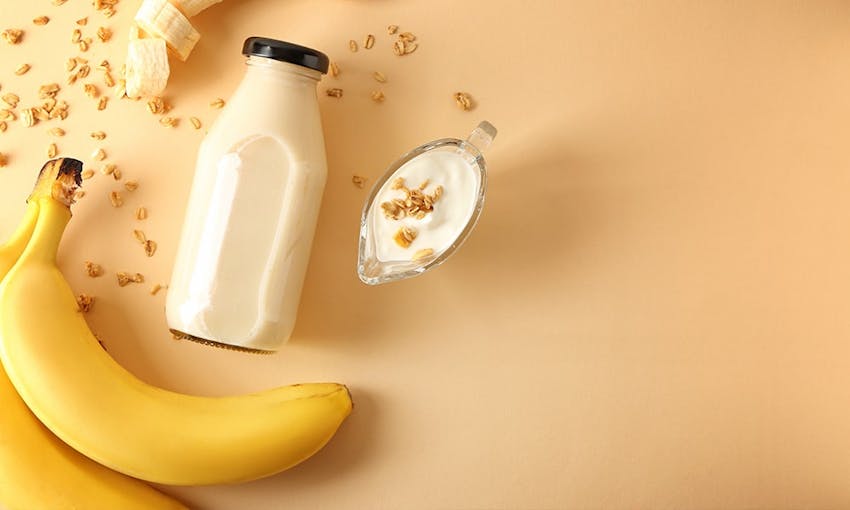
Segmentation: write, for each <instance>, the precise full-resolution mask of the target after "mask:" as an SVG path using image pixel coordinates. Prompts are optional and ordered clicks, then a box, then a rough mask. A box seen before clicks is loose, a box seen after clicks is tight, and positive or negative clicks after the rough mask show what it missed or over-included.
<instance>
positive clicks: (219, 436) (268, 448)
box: [0, 186, 351, 485]
mask: <svg viewBox="0 0 850 510" xmlns="http://www.w3.org/2000/svg"><path fill="white" fill-rule="evenodd" d="M73 189H74V186H71V187H70V188H69V189H67V190H65V191H64V193H57V194H54V197H56V196H57V195H59V196H66V197H69V196H71V195H70V194H72V192H73ZM54 197H45V198H39V199H38V201H37V203H38V207H39V217H38V222H37V224H36V227H35V231H34V233H33V236H32V239H31V241H30V242H29V244H28V245H27V247H26V250H25V251H24V253H23V255H22V256H21V257H20V259H18V262H17V263H16V264H15V266H14V267H13V268H12V270H11V271H10V272H9V274H8V275H7V276H6V279H5V280H3V283H2V284H0V358H2V361H3V365H4V366H5V367H6V371H7V373H8V375H9V379H10V380H11V381H12V383H13V384H14V386H15V388H16V389H17V390H18V393H19V394H20V395H21V397H22V398H23V400H24V401H25V402H26V404H27V406H29V408H30V409H31V410H32V412H33V413H34V414H35V415H36V416H37V417H38V418H39V419H40V420H41V422H42V423H44V424H45V425H46V426H47V427H48V428H49V429H50V430H51V431H53V433H54V434H56V435H57V436H59V438H61V439H62V440H64V441H65V442H66V443H68V444H69V445H71V446H72V447H73V448H75V449H76V450H78V451H79V452H81V453H83V454H85V455H86V456H88V457H90V458H92V459H94V460H96V461H98V462H100V463H101V464H104V465H106V466H108V467H111V468H113V469H115V470H117V471H120V472H122V473H124V474H127V475H130V476H133V477H136V478H141V479H143V480H147V481H151V482H159V483H165V484H172V485H204V484H214V483H226V482H240V481H247V480H252V479H256V478H261V477H263V476H267V475H271V474H274V473H277V472H279V471H282V470H284V469H287V468H289V467H291V466H293V465H295V464H298V463H299V462H301V461H303V460H305V459H307V458H308V457H310V456H311V455H313V454H314V453H315V452H317V451H318V450H319V449H321V448H322V446H324V445H325V444H326V443H327V442H328V441H329V440H330V439H331V437H332V436H333V435H334V433H335V432H336V430H337V428H338V427H339V425H340V424H341V423H342V421H343V420H344V419H345V418H346V417H347V416H348V414H349V413H350V412H351V398H350V395H349V393H348V389H347V388H346V387H345V386H342V385H339V384H333V383H319V384H300V385H293V386H286V387H282V388H276V389H272V390H268V391H265V392H261V393H256V394H251V395H243V396H234V397H223V398H206V397H197V396H189V395H182V394H178V393H174V392H170V391H166V390H163V389H160V388H155V387H152V386H149V385H147V384H145V383H144V382H142V381H140V380H139V379H137V378H136V377H134V376H133V375H131V374H130V373H129V372H128V371H126V370H125V369H124V368H122V367H121V366H120V365H118V364H117V363H116V362H115V361H114V360H113V359H112V358H111V357H110V356H109V355H108V354H107V353H106V352H105V351H104V350H103V349H102V348H101V347H100V345H99V343H98V341H97V339H96V338H95V337H94V335H93V334H92V333H91V331H90V330H89V328H88V326H87V325H86V321H85V319H84V318H83V316H82V315H81V314H80V313H78V312H77V305H76V301H75V297H74V294H73V292H72V291H71V289H70V287H69V286H68V284H67V282H66V281H65V279H64V278H63V276H62V273H61V272H60V271H59V269H58V268H57V267H56V264H55V257H56V251H57V248H58V246H59V242H60V240H61V238H62V234H63V232H64V230H65V227H66V225H67V223H68V221H69V219H70V217H71V213H70V209H69V206H68V204H70V200H57V199H56V198H54Z"/></svg>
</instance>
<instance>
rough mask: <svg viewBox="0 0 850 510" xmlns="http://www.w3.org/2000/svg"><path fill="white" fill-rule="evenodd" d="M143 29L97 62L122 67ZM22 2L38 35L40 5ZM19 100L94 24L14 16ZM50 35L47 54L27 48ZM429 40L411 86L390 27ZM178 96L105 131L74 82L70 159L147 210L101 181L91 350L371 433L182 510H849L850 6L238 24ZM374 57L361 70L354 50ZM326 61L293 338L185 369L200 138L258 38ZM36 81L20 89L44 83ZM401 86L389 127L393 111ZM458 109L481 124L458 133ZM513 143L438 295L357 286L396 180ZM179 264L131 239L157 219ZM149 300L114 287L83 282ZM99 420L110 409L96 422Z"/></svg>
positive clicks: (144, 371)
mask: <svg viewBox="0 0 850 510" xmlns="http://www.w3.org/2000/svg"><path fill="white" fill-rule="evenodd" d="M137 4H138V1H131V0H122V2H121V3H120V5H119V14H118V15H117V16H115V17H114V18H112V19H111V20H108V21H107V22H106V23H107V24H108V25H109V26H112V27H113V28H114V29H115V30H116V32H117V35H116V40H115V41H112V42H110V43H109V44H106V45H103V44H99V43H96V44H95V45H94V48H93V50H92V51H90V52H89V53H90V54H91V58H92V59H93V60H94V61H95V62H97V61H99V59H100V58H103V57H106V58H109V59H110V62H113V63H114V64H116V65H117V64H120V62H121V61H122V56H123V37H124V33H125V31H126V27H127V25H128V23H129V20H130V18H131V17H132V13H133V12H134V11H135V8H136V6H137ZM24 5H26V7H24ZM0 6H2V7H0V19H2V20H3V25H4V26H3V28H6V27H7V26H22V27H25V28H26V30H27V34H26V36H25V40H24V43H23V44H21V45H19V46H13V47H11V46H8V45H6V44H5V43H2V44H0V62H2V72H0V85H2V88H3V91H4V92H6V91H16V92H18V93H19V94H21V95H22V97H24V102H28V101H29V102H31V101H33V100H34V90H35V88H36V86H37V85H38V84H40V83H43V82H46V81H54V80H62V79H63V76H64V72H63V65H64V61H65V59H66V58H67V57H69V56H71V55H74V54H75V52H74V48H73V47H72V46H71V44H70V43H69V42H68V40H69V38H70V33H71V30H72V29H73V28H74V26H73V20H74V19H76V18H78V17H80V16H82V15H84V14H90V16H91V17H90V19H91V22H90V24H89V26H88V27H87V28H86V29H85V32H86V34H87V35H92V34H93V32H94V30H95V28H96V27H97V26H98V25H99V24H101V23H102V22H103V17H102V16H101V15H100V14H94V13H93V12H92V10H91V6H90V2H86V1H83V0H70V1H69V2H68V3H67V4H65V5H64V6H61V7H54V6H52V5H51V4H50V2H49V1H48V0H39V1H38V2H32V3H30V2H27V3H24V2H13V1H11V0H4V1H3V2H2V4H0ZM40 14H47V15H49V16H51V17H52V18H53V21H51V23H50V24H49V25H48V26H46V27H35V26H32V24H31V23H30V22H29V20H30V19H31V18H32V17H34V16H36V15H40ZM390 23H395V24H398V25H400V26H401V27H402V29H403V30H409V31H412V32H414V33H416V34H417V35H418V36H419V38H420V46H419V49H418V50H417V51H416V53H414V54H413V55H410V56H407V57H405V58H398V57H395V56H393V55H392V52H391V51H390V49H389V45H390V38H389V37H388V36H387V35H386V32H385V29H384V27H385V26H386V25H387V24H390ZM196 25H197V27H198V29H199V30H200V31H201V33H202V34H203V39H202V41H201V42H200V44H199V45H198V47H197V49H196V51H195V53H194V54H193V55H192V58H191V59H190V61H189V62H188V63H186V64H180V63H174V62H173V67H174V69H173V79H172V82H171V85H170V88H169V92H168V99H169V100H170V101H171V102H173V104H174V106H175V110H174V112H173V113H174V114H175V115H177V116H179V117H181V118H182V119H183V122H182V124H181V125H180V126H179V127H178V128H177V129H175V130H173V131H170V130H167V129H165V128H163V127H161V126H160V125H159V124H158V123H157V122H156V119H154V118H153V117H152V116H151V115H150V114H148V113H147V112H146V111H145V109H144V105H143V104H141V103H134V102H131V101H121V102H118V101H112V102H111V103H110V105H109V107H108V109H107V110H106V111H105V112H97V111H95V109H94V105H93V101H92V100H90V99H87V98H85V97H84V96H83V94H82V92H81V90H80V86H79V85H78V86H75V87H65V88H64V89H63V93H62V97H65V98H66V99H67V100H68V101H69V102H70V103H71V104H72V108H73V110H72V113H71V116H70V117H69V118H68V120H67V121H65V123H64V126H65V127H66V129H67V131H68V136H66V137H65V138H64V139H62V140H60V142H59V144H60V149H61V150H62V153H63V154H68V155H78V156H81V157H87V156H88V154H89V153H90V152H91V151H92V150H93V149H94V148H95V147H96V145H95V143H94V142H92V141H91V140H89V139H88V138H87V134H88V132H90V131H92V130H95V129H102V130H104V131H107V133H108V135H109V138H108V139H107V140H106V141H105V143H104V147H105V148H106V150H107V152H108V154H109V156H110V159H111V160H113V161H114V162H116V163H117V164H118V165H119V167H120V168H121V170H122V171H123V173H124V175H125V176H126V177H128V178H137V179H138V180H139V181H140V183H141V186H140V188H139V190H138V191H136V192H135V193H133V194H132V195H129V196H128V198H127V204H126V205H125V206H124V207H123V208H122V209H119V210H114V209H112V208H111V207H110V206H109V204H108V200H107V197H106V194H107V192H108V191H109V190H111V189H113V188H115V187H116V184H115V183H113V182H109V181H108V180H107V179H106V178H104V177H98V178H96V179H94V180H93V181H89V182H87V183H86V188H87V189H88V193H89V195H88V196H87V197H86V198H85V199H83V201H82V202H81V203H80V204H79V205H78V206H77V207H76V209H75V213H76V214H75V218H74V221H73V225H72V227H71V229H70V231H69V232H68V235H67V238H66V241H65V243H64V246H63V251H62V266H63V268H64V269H65V270H66V274H67V275H68V278H69V279H70V281H71V282H72V284H73V285H74V287H75V288H76V289H78V290H79V291H81V292H88V293H92V294H95V295H96V296H97V299H98V301H97V304H96V308H95V310H94V312H93V313H92V314H91V315H90V320H91V324H92V327H93V329H94V330H95V331H96V332H97V333H98V334H99V335H100V336H101V337H102V338H103V341H104V343H105V344H106V346H107V347H108V349H109V351H110V352H111V353H112V354H113V355H114V356H115V357H116V358H117V359H118V361H120V362H121V363H122V364H124V365H125V366H126V367H128V368H129V369H130V370H131V371H133V372H134V373H136V374H138V375H139V376H140V377H141V378H143V379H145V380H147V381H149V382H151V383H154V384H157V385H161V386H163V387H166V388H170V389H175V390H181V391H185V392H192V393H198V394H204V395H222V394H232V393H239V392H245V391H249V390H257V389H262V388H267V387H270V386H274V385H279V384H285V383H293V382H304V381H313V380H335V381H341V382H345V383H347V384H349V385H350V386H351V388H352V391H353V394H354V397H355V400H356V408H355V411H354V413H353V415H352V416H351V418H350V419H349V420H348V421H347V423H345V424H344V426H343V427H342V429H341V430H340V432H339V434H338V436H337V437H336V438H335V439H334V441H333V442H332V443H331V444H330V445H329V446H328V447H327V448H326V449H325V450H324V451H322V452H321V453H320V454H318V455H317V456H315V457H314V458H313V459H311V460H309V461H308V462H306V463H305V464H303V465H301V466H299V467H297V468H295V469H293V470H291V471H289V472H286V473H283V474H281V475H279V476H276V477H273V478H270V479H267V480H263V481H259V482H255V483H250V484H245V485H237V486H229V487H209V488H173V489H172V488H166V490H167V491H168V492H170V493H173V494H175V495H178V496H179V497H181V498H183V499H184V500H185V501H186V502H188V503H191V504H194V505H197V506H198V507H199V508H206V509H242V510H248V509H255V508H256V509H260V508H299V509H308V508H323V509H324V508H340V509H363V508H376V509H377V508H387V509H398V508H405V509H407V508H410V509H434V508H486V509H490V508H559V509H560V508H612V509H615V508H623V509H625V508H800V507H810V508H842V507H847V506H848V505H850V488H848V486H847V478H846V473H847V472H848V471H850V434H848V431H850V412H848V410H847V409H848V402H850V346H848V340H850V235H849V234H848V228H847V224H848V216H850V205H848V200H847V196H848V195H847V194H848V191H850V141H848V140H850V3H848V2H846V1H845V0H834V1H747V2H738V1H715V2H681V1H662V0H656V1H607V0H594V1H584V2H579V1H561V0H557V1H554V0H553V1H535V2H504V1H503V2H485V1H467V2H425V1H387V0H375V1H365V0H363V1H344V0H321V1H307V0H287V1H278V0H242V1H238V0H227V1H225V2H224V3H223V4H221V5H219V6H217V7H215V8H213V9H211V10H210V11H208V12H206V13H204V14H203V15H201V16H200V17H198V18H197V19H196ZM367 33H374V34H376V35H377V36H378V43H377V45H376V47H375V48H374V49H372V50H371V51H364V50H361V51H360V52H358V53H356V54H352V53H350V52H349V51H348V49H347V41H348V39H349V38H354V39H357V40H362V38H363V37H364V36H365V35H366V34H367ZM260 34H262V35H266V36H271V37H278V38H282V39H286V40H290V41H295V42H299V43H302V44H306V45H311V46H315V47H317V48H320V49H323V50H325V51H326V52H328V53H329V54H330V55H331V56H332V57H333V58H334V59H335V60H336V61H338V62H339V65H340V68H341V69H342V75H341V76H340V77H339V79H337V80H333V79H328V80H326V81H325V83H323V84H322V85H321V88H322V89H324V88H326V87H327V86H339V87H341V88H343V89H344V91H345V95H344V97H343V98H342V99H341V100H336V99H332V98H326V97H322V98H321V106H322V114H323V120H324V125H325V133H326V138H327V148H328V158H329V164H330V179H329V182H328V186H327V190H326V193H325V199H324V204H323V208H322V213H321V219H320V224H319V227H318V234H317V239H316V243H315V246H314V255H313V258H312V260H311V265H310V270H309V274H308V277H307V282H306V288H305V291H304V295H303V300H302V306H301V311H300V315H299V322H298V326H297V329H296V331H295V335H294V337H293V339H292V341H291V343H290V344H289V345H287V346H286V347H285V348H284V349H283V350H282V351H281V352H280V354H278V355H275V356H270V357H256V356H251V355H243V354H235V353H231V352H225V351H220V350H215V349H211V348H208V347H203V346H199V345H194V344H191V343H187V342H176V341H173V340H172V339H171V338H170V336H169V334H168V333H167V331H166V329H165V322H164V314H163V303H164V295H162V294H160V295H159V296H156V297H151V296H150V295H148V288H149V284H152V283H154V282H162V283H166V282H167V280H168V277H169V274H170V267H171V264H172V260H173V257H174V252H175V248H176V246H175V244H176V240H177V237H178V233H179V228H180V223H181V220H182V212H183V207H184V198H185V197H186V194H187V191H188V186H189V183H190V178H191V175H192V171H193V162H194V156H195V151H196V149H197V145H198V142H199V140H200V139H201V136H202V133H199V132H195V131H194V130H193V129H192V128H191V126H190V125H189V124H188V122H187V117H188V116H189V115H197V116H198V117H200V118H201V119H202V120H203V121H204V122H205V123H210V122H211V121H212V120H214V118H215V113H216V112H215V111H213V110H211V109H210V108H209V107H208V106H207V103H208V102H209V101H211V100H212V99H213V98H215V97H217V96H222V97H227V96H228V95H229V94H230V92H231V91H232V90H233V88H234V87H235V86H236V84H237V82H238V81H239V79H240V76H241V73H242V67H243V64H242V60H241V58H240V56H239V49H240V45H241V41H242V40H243V39H244V38H245V37H247V36H250V35H260ZM23 62H29V63H31V64H32V65H33V69H32V71H30V73H29V74H27V75H26V76H23V77H17V76H14V75H13V72H12V71H13V70H14V68H15V67H17V65H18V64H19V63H23ZM373 70H380V71H382V72H384V73H385V74H386V75H387V76H388V78H389V83H387V84H386V86H385V87H384V91H385V93H386V96H387V100H386V102H385V104H382V105H376V104H374V103H372V102H371V100H369V98H368V94H369V92H370V91H371V90H372V89H374V88H375V85H376V84H375V83H374V82H372V81H371V80H370V77H369V76H370V74H371V72H372V71H373ZM456 90H466V91H469V92H470V93H471V94H472V95H473V97H474V98H475V100H476V102H477V103H478V106H477V108H476V109H475V110H474V111H472V112H461V111H460V110H458V109H457V108H456V107H455V106H454V104H453V101H452V98H451V94H452V93H453V92H455V91H456ZM482 119H488V120H490V121H491V122H493V123H494V124H495V125H496V126H497V127H498V128H499V129H500V134H499V137H498V139H497V141H496V144H495V146H494V147H493V149H492V152H491V153H489V154H488V162H489V165H490V187H489V191H488V202H487V207H486V209H485V211H484V215H483V217H482V220H481V223H480V225H479V227H478V229H477V230H476V231H475V232H474V234H473V235H472V237H471V238H470V240H469V242H468V244H467V245H466V246H465V247H464V249H463V250H462V251H461V252H460V253H459V254H458V255H457V256H456V257H455V258H453V259H452V260H451V261H450V262H449V263H447V264H446V265H445V266H444V267H442V268H440V269H439V270H437V271H435V272H434V273H432V274H428V275H426V276H424V277H421V278H418V279H415V280H411V281H406V282H402V283H397V284H393V285H387V286H383V287H378V288H369V287H366V286H364V285H362V284H360V283H359V281H358V280H357V277H356V275H355V271H354V269H355V258H356V238H357V222H358V215H359V211H360V208H361V205H362V200H363V199H364V197H365V196H366V193H367V190H359V189H357V188H355V187H354V186H352V184H351V182H350V180H351V175H352V174H355V173H356V174H361V175H365V176H369V177H371V178H374V177H376V176H378V175H379V174H380V173H381V172H382V170H383V169H384V168H385V167H386V165H388V164H389V163H390V162H391V161H392V160H393V159H394V158H395V157H396V156H397V155H399V154H401V153H403V152H404V151H406V150H407V149H409V148H411V147H413V146H415V145H418V144H419V143H422V142H425V141H428V140H430V139H434V138H438V137H444V136H457V137H462V136H464V135H465V134H466V133H467V132H468V131H469V130H470V129H472V128H473V127H474V125H475V124H476V123H477V122H478V121H479V120H482ZM45 131H46V129H45V128H44V126H43V125H40V126H38V127H36V128H32V129H29V130H27V129H25V128H24V127H23V126H22V125H20V123H16V124H14V125H12V126H11V127H10V129H9V130H8V131H7V132H6V133H3V134H0V151H2V152H6V153H8V154H9V156H10V164H9V166H8V167H6V168H3V169H0V183H2V186H0V218H2V220H0V234H2V235H4V236H5V235H6V234H8V232H9V231H10V229H11V228H12V226H13V224H14V223H15V222H16V221H17V219H18V218H19V217H20V215H21V214H22V205H23V200H24V197H25V194H26V193H27V190H28V189H29V187H30V186H31V184H32V181H33V178H34V173H35V171H36V170H38V168H39V167H40V165H41V163H42V162H43V160H44V158H45V154H44V153H45V148H46V146H47V143H48V142H49V139H48V136H47V135H46V133H45ZM138 205H146V206H147V207H148V208H149V209H150V213H151V216H150V219H149V220H148V221H147V222H145V223H144V224H143V229H144V231H145V232H146V233H147V234H148V237H150V238H152V239H155V240H156V241H157V242H158V243H159V252H158V253H157V254H156V256H155V257H154V258H153V259H147V258H146V257H145V256H144V254H143V253H142V250H141V249H140V248H139V246H138V245H137V244H136V243H135V241H134V240H133V238H132V235H131V230H132V229H133V228H134V225H135V222H134V221H133V220H132V214H133V210H134V209H135V207H136V206H138ZM86 259H90V260H95V261H97V262H100V263H101V264H103V265H104V266H105V267H106V269H107V270H108V271H109V272H110V273H114V272H115V271H120V270H128V271H139V272H142V273H144V274H145V276H146V277H147V280H148V284H146V285H145V286H137V287H127V288H122V289H119V288H118V287H117V285H116V284H115V281H114V278H113V277H112V276H110V277H109V278H102V279H99V280H91V279H88V278H86V277H85V276H84V275H83V272H82V263H83V261H84V260H86ZM93 398H96V396H93Z"/></svg>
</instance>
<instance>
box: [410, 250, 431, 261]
mask: <svg viewBox="0 0 850 510" xmlns="http://www.w3.org/2000/svg"><path fill="white" fill-rule="evenodd" d="M433 254H434V250H432V249H431V248H425V249H422V250H419V251H417V252H416V253H414V254H413V258H412V260H421V259H424V258H426V257H430V256H431V255H433Z"/></svg>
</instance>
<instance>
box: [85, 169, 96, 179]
mask: <svg viewBox="0 0 850 510" xmlns="http://www.w3.org/2000/svg"><path fill="white" fill-rule="evenodd" d="M82 176H83V180H86V181H87V180H89V179H91V178H92V177H94V170H92V169H91V168H87V169H85V170H83V174H82Z"/></svg>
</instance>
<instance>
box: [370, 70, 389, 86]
mask: <svg viewBox="0 0 850 510" xmlns="http://www.w3.org/2000/svg"><path fill="white" fill-rule="evenodd" d="M372 78H375V81H377V82H379V83H386V82H387V77H386V76H384V73H382V72H381V71H375V72H374V73H372Z"/></svg>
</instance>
